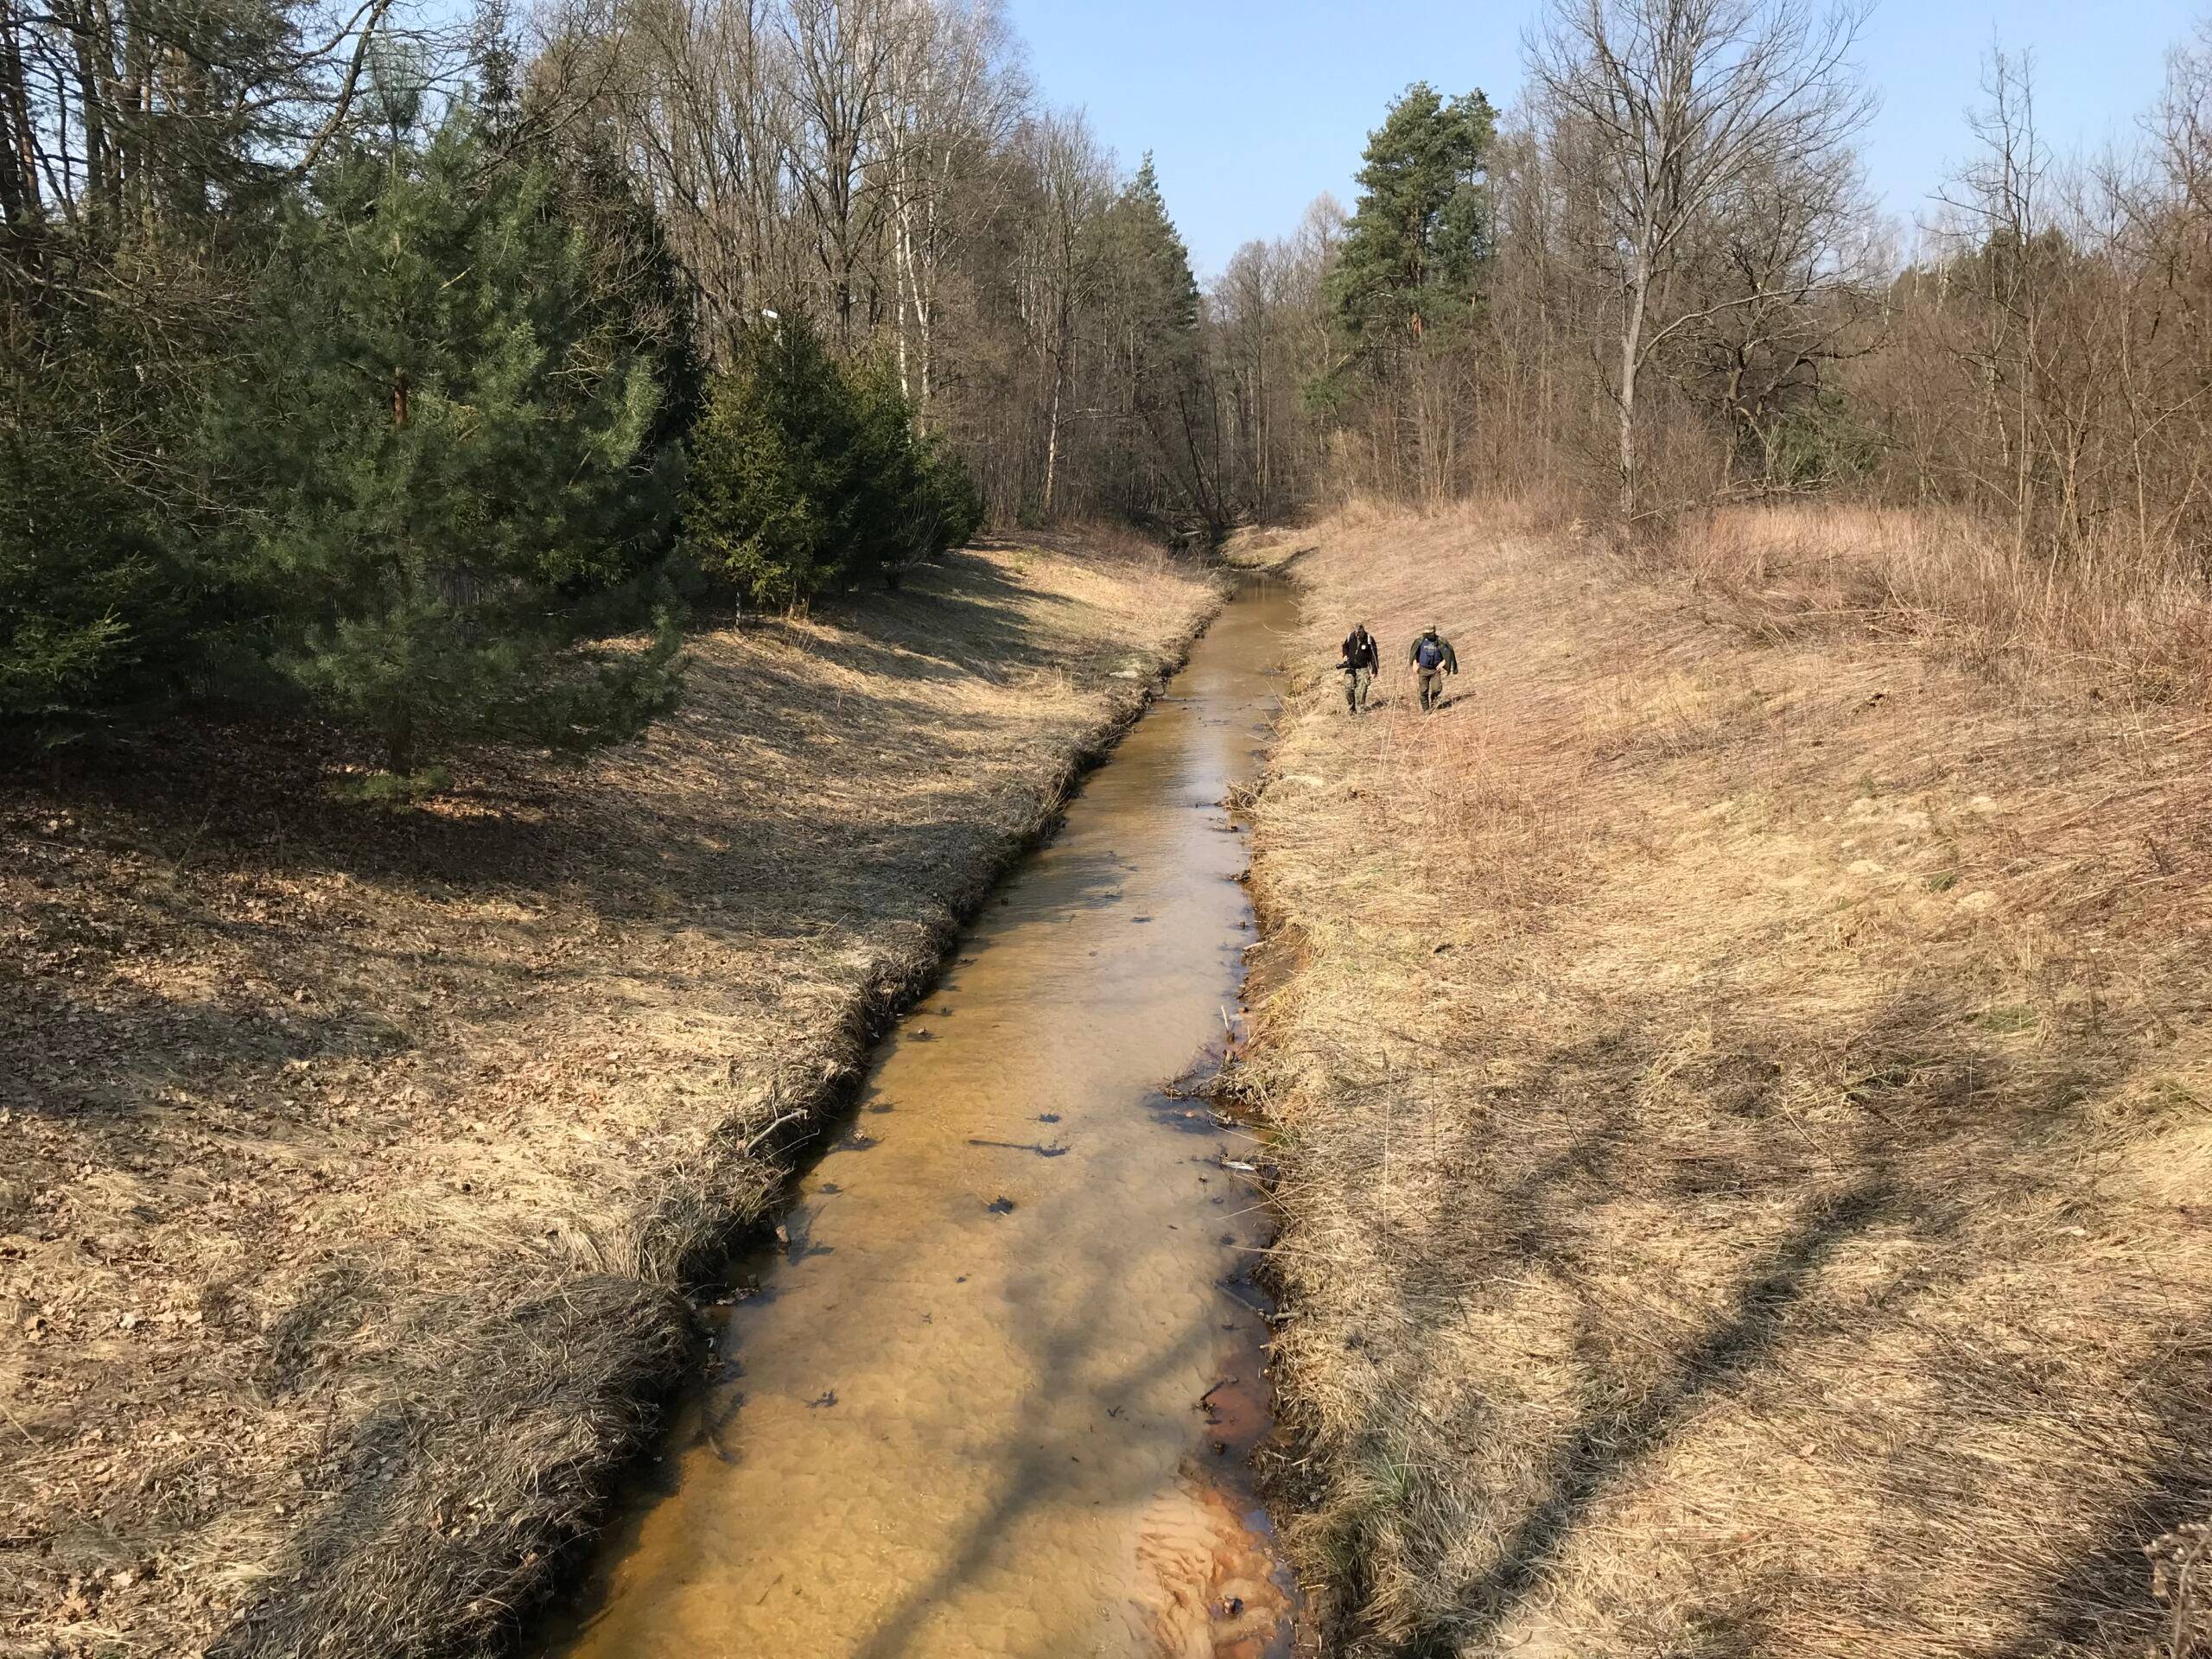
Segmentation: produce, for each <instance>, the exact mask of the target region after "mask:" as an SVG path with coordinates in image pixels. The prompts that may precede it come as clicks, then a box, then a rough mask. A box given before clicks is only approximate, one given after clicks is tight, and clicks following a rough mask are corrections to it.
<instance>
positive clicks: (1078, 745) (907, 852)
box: [0, 537, 1212, 1659]
mask: <svg viewBox="0 0 2212 1659" xmlns="http://www.w3.org/2000/svg"><path fill="white" fill-rule="evenodd" d="M1211 600H1212V590H1211V586H1210V584H1209V583H1208V582H1205V581H1204V580H1202V579H1200V578H1199V577H1198V575H1195V574H1193V573H1192V572H1191V571H1190V570H1188V569H1184V568H1181V567H1179V566H1177V565H1175V564H1173V563H1170V562H1168V561H1166V560H1165V559H1164V558H1163V557H1162V556H1160V554H1159V553H1158V552H1157V551H1156V550H1151V549H1147V548H1144V547H1141V546H1138V545H1130V544H1128V543H1118V544H1116V545H1112V546H1103V547H1102V546H1100V545H1097V544H1096V543H1089V542H1085V541H1084V539H1083V538H1081V537H1066V538H1055V539H1054V540H1052V541H1051V542H1049V543H1041V544H1040V543H1036V542H1027V543H1021V544H1019V545H1016V544H1012V543H1007V544H1003V545H998V546H995V547H992V548H989V549H987V550H981V551H978V552H974V553H968V554H963V555H959V556H955V557H954V558H952V559H950V561H948V562H947V563H945V564H944V565H943V566H941V567H933V568H931V569H928V570H926V571H925V572H922V573H919V574H918V575H917V576H916V578H915V579H914V580H913V581H912V582H910V584H909V586H908V590H907V591H906V593H905V594H901V595H899V596H898V597H897V598H896V599H892V600H882V601H876V600H870V601H861V602H858V603H855V604H854V605H852V606H850V607H840V608H838V609H836V610H835V611H834V612H832V611H830V610H829V609H827V608H826V607H825V609H824V610H823V612H821V613H817V615H816V616H815V617H814V618H812V619H811V620H794V621H789V622H777V623H767V624H757V625H748V626H747V627H745V628H744V629H743V630H742V631H741V632H721V633H715V634H710V635H707V636H703V637H702V638H700V639H698V640H696V642H695V652H696V658H697V667H696V670H695V671H694V677H693V680H692V690H691V695H690V699H689V701H688V702H687V704H686V706H685V708H684V709H683V712H682V713H681V714H680V715H679V716H678V717H677V719H676V720H674V721H672V722H671V723H670V724H669V725H668V726H666V727H665V728H663V729H661V730H659V731H658V732H656V733H655V734H653V735H652V737H651V738H649V739H648V740H647V741H645V743H644V744H642V745H640V746H638V747H633V748H632V749H629V750H626V751H623V752H620V753H613V754H609V755H606V756H602V757H601V758H599V759H598V760H594V761H593V762H592V763H591V764H590V765H589V766H586V767H584V768H582V770H572V769H569V768H565V767H561V768H556V767H551V766H542V765H538V764H536V763H533V762H531V761H529V760H526V759H522V758H512V757H510V758H505V759H498V758H495V759H492V760H482V761H480V762H479V763H477V764H476V765H475V766H474V767H473V768H471V769H470V770H469V771H468V772H467V775H465V776H464V777H463V778H462V779H461V783H460V785H459V787H457V788H456V789H455V790H454V791H452V792H451V793H449V794H448V795H446V796H443V797H442V798H439V799H437V800H436V801H435V802H433V803H430V804H428V805H427V806H425V807H423V808H421V809H417V810H409V811H402V812H385V811H363V810H348V809H346V808H345V807H343V806H341V805H339V804H335V803H334V802H332V801H331V800H330V799H329V798H328V797H327V794H326V792H325V791H323V790H322V789H321V786H320V785H321V776H322V774H323V772H324V771H325V769H326V768H327V763H328V760H329V756H328V753H327V751H325V750H324V749H322V748H321V747H317V746H316V744H315V741H313V736H314V734H304V735H303V736H302V738H301V739H300V741H297V742H294V743H289V744H274V745H271V744H269V743H267V742H261V743H258V744H253V743H248V742H245V741H241V740H240V739H239V738H238V735H237V734H224V733H220V732H204V731H201V732H195V731H184V732H179V733H176V734H170V736H169V738H168V740H167V741H165V742H164V743H163V744H162V745H158V746H155V745H149V746H148V747H147V749H146V750H145V751H144V752H143V753H134V754H130V755H127V756H121V757H114V756H111V757H106V758H105V760H103V761H102V762H101V763H100V764H98V765H93V764H89V763H86V762H73V761H68V760H66V759H65V760H64V762H63V763H62V764H63V765H64V766H65V767H69V766H74V767H77V768H78V769H77V770H67V769H65V770H61V771H59V772H51V773H49V774H47V775H45V776H42V777H40V778H37V779H26V778H20V777H19V778H12V779H0V849H4V850H3V851H0V927H4V928H5V929H6V930H7V934H8V946H9V948H8V950H7V951H6V952H5V953H4V955H0V1138H4V1140H5V1142H6V1144H7V1146H8V1149H9V1150H8V1156H7V1158H6V1159H5V1160H0V1315H4V1319H3V1320H0V1332H4V1334H3V1335H0V1405H4V1408H5V1409H4V1411H0V1647H8V1648H12V1649H21V1650H22V1651H26V1652H31V1653H38V1654H41V1655H48V1654H54V1655H60V1654H80V1653H82V1654H91V1653H101V1654H105V1653H110V1652H115V1651H137V1652H160V1653H184V1652H190V1651H199V1650H200V1649H203V1648H204V1647H206V1646H207V1644H208V1643H210V1642H211V1641H213V1643H214V1644H215V1649H216V1650H217V1651H218V1652H219V1653H222V1654H225V1655H229V1656H234V1659H274V1656H277V1655H293V1654H300V1653H308V1652H315V1653H330V1654H348V1655H351V1654H372V1653H373V1654H388V1655H432V1654H443V1653H461V1652H471V1651H476V1650H480V1649H486V1648H491V1647H495V1646H497V1645H498V1643H499V1640H500V1639H501V1637H503V1635H504V1634H505V1632H506V1631H507V1630H509V1629H510V1628H511V1626H512V1623H513V1620H514V1619H515V1618H516V1616H517V1614H518V1610H520V1609H521V1608H522V1607H523V1606H524V1605H525V1604H526V1603H527V1602H528V1601H529V1600H530V1599H531V1598H532V1597H533V1596H534V1595H535V1594H537V1592H538V1591H539V1589H540V1588H541V1587H542V1586H543V1584H544V1583H545V1581H546V1579H547V1576H548V1574H549V1573H550V1572H551V1571H552V1570H553V1567H554V1564H555V1563H556V1561H557V1560H559V1559H561V1554H562V1552H563V1548H565V1547H566V1546H568V1545H569V1543H571V1542H572V1541H575V1539H576V1538H578V1537H579V1536H580V1535H582V1533H583V1532H584V1531H585V1530H586V1529H588V1527H589V1525H590V1524H591V1523H592V1521H593V1517H594V1513H595V1509H596V1505H597V1503H598V1502H599V1501H600V1498H601V1494H602V1492H603V1491H604V1488H605V1486H606V1484H607V1481H608V1479H609V1478H610V1476H611V1473H612V1471H613V1469H614V1467H615V1466H616V1465H618V1464H619V1462H620V1459H622V1458H623V1457H624V1456H625V1455H626V1452H628V1451H629V1450H630V1449H631V1448H632V1447H633V1446H635V1445H636V1444H637V1443H638V1440H639V1436H640V1435H641V1434H642V1433H645V1429H646V1427H647V1425H648V1423H649V1421H650V1419H651V1416H652V1404H653V1396H654V1395H655V1393H656V1392H657V1391H658V1389H661V1388H663V1387H664V1386H665V1385H666V1384H667V1383H670V1381H671V1379H672V1378H673V1377H675V1376H677V1374H678V1373H679V1372H680V1370H681V1369H682V1367H683V1363H684V1357H685V1356H686V1355H687V1354H688V1353H689V1352H690V1344H691V1339H692V1338H691V1322H690V1317H689V1313H688V1310H687V1306H686V1304H685V1302H684V1300H683V1294H682V1292H683V1289H684V1287H685V1286H686V1284H687V1283H688V1282H689V1281H690V1279H691V1277H692V1275H693V1274H695V1273H696V1272H697V1271H698V1270H699V1269H700V1268H702V1266H703V1265H706V1264H709V1263H710V1262H713V1261H714V1260H715V1259H716V1258H717V1255H718V1253H719V1252H720V1251H721V1249H723V1248H724V1247H725V1246H726V1245H727V1244H728V1243H729V1242H730V1241H731V1239H732V1236H733V1235H734V1233H736V1232H738V1231H739V1230H742V1229H744V1228H745V1227H747V1225H749V1224H753V1222H754V1221H755V1220H756V1219H757V1218H758V1217H760V1215H761V1214H762V1213H763V1211H764V1210H765V1209H766V1206H767V1205H770V1204H771V1203H772V1200H773V1198H774V1196H775V1194H776V1193H777V1192H778V1191H779V1187H780V1185H781V1181H782V1178H783V1173H784V1170H785V1167H786V1166H787V1163H788V1160H789V1158H790V1156H791V1153H792V1152H793V1150H794V1148H795V1147H797V1146H798V1144H799V1143H800V1142H801V1141H804V1138H805V1137H806V1136H807V1135H809V1134H810V1133H811V1132H812V1131H813V1130H814V1129H815V1128H817V1127H818V1125H819V1123H820V1122H821V1121H822V1115H823V1111H824V1109H825V1108H826V1107H828V1106H829V1104H831V1103H834V1102H835V1101H836V1098H837V1097H838V1090H839V1089H840V1088H841V1086H842V1084H843V1083H844V1082H846V1081H847V1080H848V1079H849V1078H850V1077H852V1075H853V1074H854V1071H855V1068H856V1067H857V1066H858V1065H859V1064H860V1063H861V1058H862V1057H863V1055H864V1052H865V1045H866V1042H867V1040H868V1037H869V1035H870V1033H871V1032H872V1031H873V1030H874V1029H875V1028H876V1027H877V1026H878V1025H879V1024H880V1021H881V1020H883V1019H884V1018H885V1017H886V1016H887V1014H888V1013H889V1012H891V1011H892V1009H893V1007H895V1006H896V1005H897V1004H898V1003H899V1001H901V1000H902V999H904V998H905V997H906V996H907V995H911V994H912V992H913V991H915V990H917V989H918V988H919V987H920V985H921V984H922V983H923V982H924V980H925V976H927V975H928V974H929V973H930V972H931V970H932V968H933V965H934V963H935V962H936V960H937V957H938V952H939V950H941V949H942V947H943V945H944V943H945V942H946V941H947V940H948V939H949V938H950V936H951V931H952V930H953V928H954V927H955V925H957V921H958V919H959V918H960V917H961V915H962V914H963V912H964V911H965V910H967V909H968V908H969V906H972V905H974V904H975V903H976V902H977V901H978V900H979V899H980V898H981V896H982V893H983V892H984V891H985V890H986V888H987V887H988V884H989V882H990V881H991V880H992V879H993V878H994V877H995V874H997V872H998V871H999V870H1000V868H1002V866H1003V865H1004V863H1005V862H1006V861H1007V860H1009V859H1010V858H1011V857H1013V856H1014V855H1015V854H1016V853H1017V852H1018V851H1019V850H1020V848H1021V847H1022V845H1024V844H1025V842H1026V841H1027V839H1028V838H1029V837H1030V836H1033V834H1034V833H1035V832H1036V831H1037V830H1038V829H1039V828H1040V827H1041V825H1042V824H1043V823H1045V822H1046V819H1047V818H1048V817H1050V815H1051V814H1052V812H1053V811H1054V810H1056V809H1057V805H1058V801H1059V799H1060V798H1061V794H1062V791H1064V790H1065V786H1066V784H1067V782H1068V780H1069V779H1070V777H1071V775H1072V772H1073V771H1074V769H1075V768H1076V767H1077V766H1078V765H1080V764H1081V762H1082V760H1083V759H1084V757H1085V756H1087V755H1090V754H1092V753H1096V751H1097V750H1099V749H1100V748H1101V747H1103V745H1104V744H1105V743H1106V742H1107V741H1109V740H1110V737H1111V735H1112V734H1113V732H1114V731H1115V730H1116V728H1117V726H1118V724H1119V723H1120V722H1122V721H1125V720H1126V719H1127V718H1128V717H1129V716H1130V715H1133V714H1134V713H1135V710H1136V709H1138V708H1139V707H1141V704H1142V702H1143V701H1144V699H1145V698H1146V696H1147V695H1148V694H1149V691H1150V690H1151V688H1152V687H1153V686H1154V684H1155V683H1156V682H1157V679H1158V677H1159V676H1160V674H1161V672H1162V671H1164V670H1165V668H1166V666H1167V665H1168V664H1169V661H1170V659H1172V658H1175V657H1177V656H1179V653H1180V652H1181V650H1182V648H1183V646H1184V645H1185V642H1186V641H1187V639H1189V637H1190V636H1191V634H1192V632H1193V631H1194V629H1195V627H1196V626H1197V624H1198V620H1200V618H1201V617H1202V616H1203V614H1204V613H1205V610H1206V609H1207V607H1209V606H1210V604H1211Z"/></svg>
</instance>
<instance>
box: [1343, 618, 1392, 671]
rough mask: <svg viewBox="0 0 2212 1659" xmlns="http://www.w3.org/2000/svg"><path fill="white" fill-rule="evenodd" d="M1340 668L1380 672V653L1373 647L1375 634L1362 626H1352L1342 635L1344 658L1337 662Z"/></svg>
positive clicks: (1381, 662) (1381, 660)
mask: <svg viewBox="0 0 2212 1659" xmlns="http://www.w3.org/2000/svg"><path fill="white" fill-rule="evenodd" d="M1337 666H1338V668H1342V669H1352V670H1357V669H1363V668H1366V669H1373V670H1375V671H1377V672H1380V671H1381V670H1382V667H1383V653H1382V652H1379V651H1377V650H1376V648H1375V636H1374V635H1373V634H1371V633H1370V632H1367V631H1366V630H1365V629H1364V628H1354V629H1353V630H1352V631H1351V632H1350V633H1348V634H1346V635H1345V636H1344V661H1342V662H1341V663H1338V664H1337Z"/></svg>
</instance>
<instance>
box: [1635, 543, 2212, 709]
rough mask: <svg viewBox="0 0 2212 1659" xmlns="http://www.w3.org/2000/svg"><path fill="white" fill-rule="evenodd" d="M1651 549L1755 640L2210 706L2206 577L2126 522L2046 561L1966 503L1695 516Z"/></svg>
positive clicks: (2210, 591) (2211, 636) (2211, 637)
mask: <svg viewBox="0 0 2212 1659" xmlns="http://www.w3.org/2000/svg"><path fill="white" fill-rule="evenodd" d="M1663 551H1664V553H1665V554H1666V555H1667V556H1669V557H1671V559H1672V560H1673V561H1674V562H1675V563H1677V564H1678V565H1680V566H1681V568H1682V569H1687V570H1688V571H1689V572H1690V574H1691V575H1692V576H1693V578H1694V581H1695V582H1696V583H1697V584H1698V586H1699V587H1700V588H1701V589H1703V590H1705V591H1707V592H1709V593H1711V594H1713V595H1714V596H1715V597H1716V598H1717V599H1719V601H1721V602H1722V603H1723V604H1724V605H1726V607H1729V609H1730V612H1731V613H1732V617H1733V618H1734V620H1737V621H1738V622H1740V623H1741V624H1743V625H1744V626H1747V627H1749V628H1750V629H1751V630H1752V631H1753V632H1756V633H1758V634H1759V635H1761V636H1763V637H1765V638H1769V639H1784V638H1789V637H1792V636H1795V635H1797V634H1800V633H1802V632H1805V631H1806V630H1808V628H1809V629H1814V630H1819V631H1825V632H1873V633H1877V634H1903V635H1910V636H1912V637H1913V638H1914V639H1916V641H1917V642H1918V643H1920V644H1921V645H1923V646H1932V647H1935V648H1936V649H1937V650H1939V651H1940V652H1942V653H1943V654H1945V655H1947V656H1948V657H1949V658H1952V659H1953V660H1955V661H1957V662H1960V663H1961V664H1963V665H1966V666H1969V667H1971V668H1973V669H1974V670H1976V671H1979V672H1981V673H1983V674H1985V675H1990V676H1993V677H1999V678H2002V679H2005V680H2006V681H2008V682H2010V683H2012V684H2014V685H2016V686H2018V687H2022V688H2033V689H2035V690H2044V689H2047V688H2049V687H2050V686H2051V685H2052V684H2053V683H2055V682H2056V683H2063V684H2064V685H2066V686H2069V687H2094V688H2095V689H2097V690H2100V691H2101V692H2104V693H2106V694H2108V695H2114V696H2121V697H2124V698H2126V699H2129V700H2132V701H2140V702H2177V703H2190V704H2194V705H2196V706H2200V707H2201V706H2203V705H2205V704H2206V703H2208V702H2212V588H2207V586H2206V584H2205V583H2204V582H2203V581H2202V580H2201V579H2200V578H2198V577H2197V576H2196V575H2192V574H2191V573H2190V572H2188V571H2186V570H2184V569H2181V568H2179V567H2177V565H2176V564H2175V563H2173V562H2172V561H2171V559H2169V558H2165V557H2161V556H2154V555H2152V553H2151V552H2149V551H2148V550H2146V549H2145V547H2144V546H2143V545H2142V544H2141V543H2139V542H2137V541H2134V540H2132V539H2130V538H2129V537H2126V536H2125V535H2123V534H2119V533H2115V534H2114V535H2113V536H2112V537H2109V538H2108V539H2107V541H2106V542H2105V543H2103V544H2101V545H2100V546H2097V547H2094V548H2088V549H2083V550H2079V551H2077V552H2075V553H2074V554H2072V555H2069V556H2066V557H2063V558H2055V557H2050V556H2044V555H2043V554H2040V553H2031V552H2024V551H2022V550H2019V549H2018V547H2016V546H2015V545H2013V544H2012V543H2011V542H2009V541H2007V540H2005V538H2004V537H2001V536H1999V535H1998V534H1996V533H1994V532H1993V531H1991V530H1990V529H1989V528H1988V527H1987V526H1986V525H1981V524H1976V523H1975V522H1974V520H1972V519H1971V518H1967V516H1965V515H1963V514H1959V513H1949V512H1928V511H1923V512H1913V511H1908V510H1905V509H1902V508H1872V507H1869V508H1843V507H1834V506H1817V505H1776V506H1761V507H1733V508H1727V509H1724V510H1722V511H1720V512H1714V513H1711V514H1703V515H1697V516H1694V517H1692V518H1688V519H1686V520H1684V521H1683V522H1681V524H1678V525H1676V526H1675V529H1674V531H1672V533H1671V535H1670V537H1669V539H1668V541H1667V543H1666V544H1665V547H1664V550H1663Z"/></svg>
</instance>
